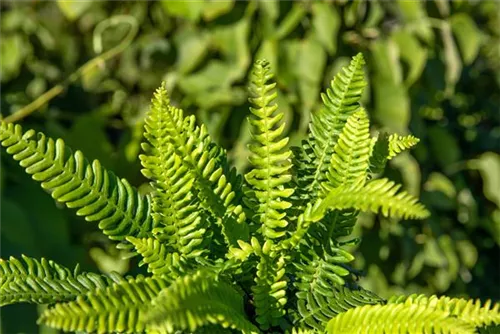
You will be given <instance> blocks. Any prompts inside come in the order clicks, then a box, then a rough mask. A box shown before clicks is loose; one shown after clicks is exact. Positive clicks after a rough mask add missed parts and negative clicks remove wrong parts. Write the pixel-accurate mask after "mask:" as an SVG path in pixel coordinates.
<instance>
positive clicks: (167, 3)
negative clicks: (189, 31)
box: [161, 0, 205, 21]
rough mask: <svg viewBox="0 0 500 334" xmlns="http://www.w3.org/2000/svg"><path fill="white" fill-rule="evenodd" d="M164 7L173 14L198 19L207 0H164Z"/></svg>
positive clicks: (193, 19)
mask: <svg viewBox="0 0 500 334" xmlns="http://www.w3.org/2000/svg"><path fill="white" fill-rule="evenodd" d="M161 4H162V6H163V9H164V10H165V11H166V12H167V13H168V14H170V15H172V16H177V17H182V18H185V19H188V20H190V21H197V20H198V18H199V17H200V15H201V13H202V12H203V8H204V6H205V1H203V0H196V1H177V0H175V1H172V0H162V1H161Z"/></svg>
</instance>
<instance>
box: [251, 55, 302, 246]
mask: <svg viewBox="0 0 500 334" xmlns="http://www.w3.org/2000/svg"><path fill="white" fill-rule="evenodd" d="M272 77H273V75H272V74H271V72H270V68H269V63H268V62H267V61H257V62H256V63H255V65H254V67H253V71H252V74H251V81H250V86H249V90H250V96H251V97H250V98H249V100H250V102H251V103H252V105H253V106H254V107H251V108H250V111H251V112H252V114H253V115H254V116H255V117H254V118H250V119H249V122H250V124H251V125H252V126H251V132H252V138H253V139H254V140H255V142H256V143H254V144H250V145H249V149H250V151H251V153H252V154H251V156H250V158H249V160H250V163H251V165H252V167H253V169H252V170H251V171H250V172H248V173H247V174H246V175H245V179H246V180H247V182H248V183H249V184H250V185H251V187H252V190H253V191H254V193H255V197H256V199H257V200H258V204H257V207H256V208H255V211H256V213H257V214H258V216H259V218H260V219H259V221H260V223H261V227H260V231H261V233H262V235H263V236H264V237H265V238H266V239H276V238H281V237H282V236H284V235H285V230H284V229H285V228H286V227H287V225H288V221H287V220H286V219H285V217H286V212H285V210H286V209H288V208H289V207H290V206H291V203H290V202H288V201H287V198H288V197H290V196H291V195H292V194H293V189H291V188H286V187H285V185H286V184H287V183H288V182H289V181H290V180H291V174H290V172H289V170H290V168H291V167H292V165H291V161H290V157H291V151H290V150H288V149H285V148H286V145H287V144H288V137H283V129H284V126H285V124H284V123H283V124H281V125H279V126H278V122H279V121H280V120H281V119H282V118H283V113H282V112H279V113H277V114H274V112H275V111H276V110H277V108H278V106H277V105H276V104H272V101H273V100H274V99H275V98H276V96H277V93H276V92H274V93H271V91H272V90H273V88H274V87H275V86H276V84H275V83H268V82H269V80H271V78H272Z"/></svg>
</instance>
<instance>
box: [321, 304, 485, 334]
mask: <svg viewBox="0 0 500 334" xmlns="http://www.w3.org/2000/svg"><path fill="white" fill-rule="evenodd" d="M326 332H327V333H328V334H337V333H342V334H351V333H352V334H354V333H356V334H358V333H366V334H383V333H408V334H420V333H442V334H447V333H450V334H468V333H469V334H473V333H475V329H474V326H472V325H470V324H468V323H466V322H464V321H462V320H460V319H457V318H454V317H450V315H449V313H447V312H443V311H438V310H436V309H433V308H427V307H426V306H424V305H415V304H411V305H405V304H388V305H365V306H361V307H356V308H353V309H350V310H348V311H347V312H345V313H341V314H339V315H337V316H335V317H334V318H333V319H331V320H330V321H329V322H328V324H327V326H326Z"/></svg>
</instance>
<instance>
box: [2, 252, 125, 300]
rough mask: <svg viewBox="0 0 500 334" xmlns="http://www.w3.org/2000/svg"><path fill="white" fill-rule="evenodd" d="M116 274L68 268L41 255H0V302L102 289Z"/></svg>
mask: <svg viewBox="0 0 500 334" xmlns="http://www.w3.org/2000/svg"><path fill="white" fill-rule="evenodd" d="M118 277H119V276H118V275H117V274H113V275H112V276H110V277H107V276H103V275H98V274H94V273H85V272H82V273H81V272H80V270H79V267H78V266H77V267H76V268H75V270H74V271H71V270H69V269H68V268H66V267H63V266H61V265H60V264H57V263H55V262H54V261H50V260H46V259H45V258H42V259H41V260H40V261H39V260H36V259H32V258H30V257H27V256H24V255H22V261H21V260H19V259H16V258H14V257H10V258H9V260H3V259H0V306H4V305H8V304H13V303H36V304H48V303H54V302H64V301H69V300H73V299H75V298H76V297H78V296H81V295H85V294H86V293H87V292H90V291H93V290H97V289H104V288H106V287H107V286H108V285H109V284H111V283H112V278H114V279H115V280H116V279H118Z"/></svg>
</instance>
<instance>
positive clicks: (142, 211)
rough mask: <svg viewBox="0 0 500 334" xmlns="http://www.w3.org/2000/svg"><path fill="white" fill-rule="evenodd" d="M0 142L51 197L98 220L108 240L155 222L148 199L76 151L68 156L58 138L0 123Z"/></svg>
mask: <svg viewBox="0 0 500 334" xmlns="http://www.w3.org/2000/svg"><path fill="white" fill-rule="evenodd" d="M0 141H1V144H2V146H5V147H7V153H9V154H11V155H12V156H13V157H14V159H15V160H17V161H19V164H20V165H21V166H22V167H24V168H25V170H26V173H28V174H30V175H32V178H33V179H34V180H36V181H38V182H41V186H42V188H44V189H46V190H48V191H50V193H51V195H52V197H53V198H54V199H55V200H57V201H58V202H61V203H64V204H66V206H67V207H68V208H72V209H77V210H78V211H77V212H76V214H77V215H78V216H83V217H85V219H86V220H87V221H98V222H99V228H100V229H101V230H102V231H103V232H104V234H106V235H107V236H108V237H109V238H110V239H112V240H124V239H125V237H126V236H136V237H145V236H148V235H150V234H151V231H152V230H153V228H154V227H155V225H154V222H153V220H152V218H151V212H150V206H151V203H150V197H149V196H145V197H143V196H141V195H139V193H138V192H137V190H136V189H134V188H133V187H132V186H131V185H130V184H129V183H128V182H127V181H126V180H124V179H119V178H118V177H116V175H115V174H113V173H112V172H109V171H107V170H106V169H104V168H103V167H102V166H101V164H100V163H99V161H97V160H94V161H93V162H92V164H90V163H89V162H88V161H87V159H85V157H84V156H83V154H82V152H80V151H76V152H75V153H74V154H73V153H72V152H71V150H70V149H68V148H66V146H65V145H64V142H63V141H62V139H57V140H53V139H52V138H47V137H46V136H45V135H44V134H42V133H38V134H37V133H36V132H35V131H34V130H28V131H26V132H25V133H23V131H22V128H21V126H20V125H14V124H12V123H9V124H7V123H4V122H2V123H1V125H0Z"/></svg>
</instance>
